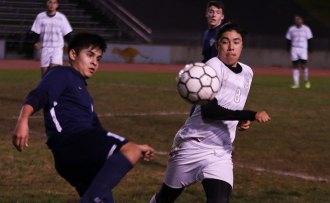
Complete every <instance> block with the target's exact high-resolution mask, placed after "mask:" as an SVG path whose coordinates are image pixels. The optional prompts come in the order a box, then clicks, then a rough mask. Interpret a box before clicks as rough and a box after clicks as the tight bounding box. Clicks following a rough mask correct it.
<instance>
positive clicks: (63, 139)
mask: <svg viewBox="0 0 330 203" xmlns="http://www.w3.org/2000/svg"><path fill="white" fill-rule="evenodd" d="M127 142H128V140H126V139H125V138H124V137H121V136H119V135H116V134H114V133H110V132H108V131H106V130H104V129H102V128H91V129H88V130H85V131H83V132H80V133H77V134H73V135H72V134H70V135H54V136H52V137H51V138H50V139H49V141H48V143H47V144H48V146H49V147H50V148H51V150H52V152H53V156H54V161H55V168H56V170H57V172H58V173H59V174H60V175H61V176H62V177H63V178H64V179H65V180H67V181H68V182H69V183H70V184H71V185H72V186H74V187H75V188H76V190H77V192H78V193H79V195H80V196H82V195H83V194H84V193H85V192H86V190H87V189H88V187H89V185H90V184H91V183H92V181H93V179H94V177H95V176H96V175H97V173H98V171H99V170H100V169H101V167H102V166H103V164H104V162H105V161H106V160H107V158H108V156H110V155H111V154H113V153H117V152H118V151H119V149H120V148H121V147H122V146H123V145H124V144H126V143H127Z"/></svg>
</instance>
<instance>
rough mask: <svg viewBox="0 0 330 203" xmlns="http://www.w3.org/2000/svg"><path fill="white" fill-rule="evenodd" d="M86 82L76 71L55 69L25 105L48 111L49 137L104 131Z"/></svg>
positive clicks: (45, 114) (27, 99)
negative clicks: (99, 129) (92, 130)
mask: <svg viewBox="0 0 330 203" xmlns="http://www.w3.org/2000/svg"><path fill="white" fill-rule="evenodd" d="M86 86H87V83H86V81H85V78H83V77H82V76H81V74H80V73H79V72H78V71H76V70H75V69H73V68H72V67H66V66H61V67H55V68H51V69H49V71H48V72H47V73H46V74H45V75H44V76H43V78H42V79H41V81H40V82H39V84H38V85H37V87H36V88H35V89H34V90H32V91H31V92H30V93H29V95H28V97H27V98H26V101H25V103H26V104H30V105H31V106H32V107H33V109H34V111H38V110H39V109H41V108H43V109H44V120H45V127H46V134H47V135H48V136H51V135H53V134H59V133H62V134H75V133H78V132H81V131H83V130H87V129H89V128H93V127H101V125H100V122H99V120H98V117H97V115H96V113H95V112H94V109H93V99H92V97H91V96H90V94H89V93H88V91H87V89H86Z"/></svg>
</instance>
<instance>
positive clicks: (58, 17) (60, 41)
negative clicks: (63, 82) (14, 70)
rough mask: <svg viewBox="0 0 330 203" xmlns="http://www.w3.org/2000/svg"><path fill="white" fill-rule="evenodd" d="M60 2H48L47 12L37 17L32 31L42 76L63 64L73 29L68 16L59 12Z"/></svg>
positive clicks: (51, 0)
mask: <svg viewBox="0 0 330 203" xmlns="http://www.w3.org/2000/svg"><path fill="white" fill-rule="evenodd" d="M58 6H59V0H47V10H46V11H44V12H41V13H39V14H38V15H37V17H36V19H35V20H34V22H33V25H32V28H31V31H32V36H33V39H34V41H35V44H34V47H35V49H37V50H39V51H40V67H41V74H44V73H45V72H46V71H47V69H48V68H49V67H53V66H57V65H62V64H63V48H64V43H65V41H66V42H68V41H69V38H70V33H71V32H72V27H71V25H70V23H69V21H68V20H67V18H66V16H65V15H64V14H63V13H61V12H59V11H57V8H58Z"/></svg>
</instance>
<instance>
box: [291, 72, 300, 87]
mask: <svg viewBox="0 0 330 203" xmlns="http://www.w3.org/2000/svg"><path fill="white" fill-rule="evenodd" d="M292 74H293V83H294V84H295V85H297V86H299V77H300V73H299V69H293V71H292Z"/></svg>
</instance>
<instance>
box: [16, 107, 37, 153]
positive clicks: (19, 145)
mask: <svg viewBox="0 0 330 203" xmlns="http://www.w3.org/2000/svg"><path fill="white" fill-rule="evenodd" d="M32 113H33V107H32V106H30V105H28V104H25V105H24V106H23V107H22V109H21V112H20V115H19V117H18V120H17V123H16V127H15V130H14V133H13V137H12V143H13V145H14V146H15V147H16V149H17V150H18V151H22V150H23V149H24V148H25V147H27V146H28V143H29V118H30V116H31V115H32Z"/></svg>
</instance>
